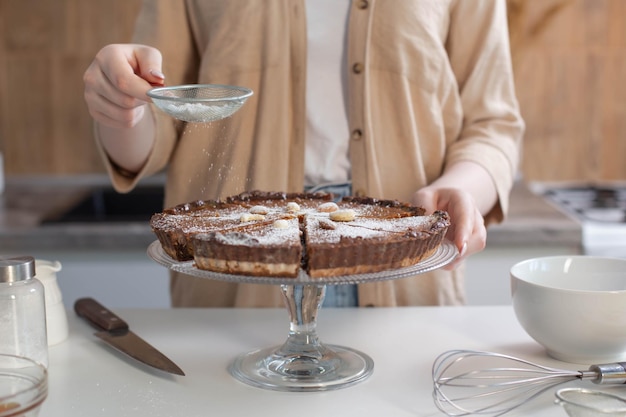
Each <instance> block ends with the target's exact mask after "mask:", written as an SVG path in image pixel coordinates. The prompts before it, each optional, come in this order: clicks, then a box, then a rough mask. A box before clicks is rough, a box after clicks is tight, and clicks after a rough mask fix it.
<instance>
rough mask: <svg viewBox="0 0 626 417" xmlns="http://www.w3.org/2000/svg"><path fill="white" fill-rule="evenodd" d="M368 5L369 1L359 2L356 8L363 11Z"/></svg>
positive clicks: (361, 0) (362, 0)
mask: <svg viewBox="0 0 626 417" xmlns="http://www.w3.org/2000/svg"><path fill="white" fill-rule="evenodd" d="M369 5H370V2H369V1H367V0H360V1H359V2H358V3H357V5H356V7H358V8H359V9H361V10H365V9H367V8H368V7H369Z"/></svg>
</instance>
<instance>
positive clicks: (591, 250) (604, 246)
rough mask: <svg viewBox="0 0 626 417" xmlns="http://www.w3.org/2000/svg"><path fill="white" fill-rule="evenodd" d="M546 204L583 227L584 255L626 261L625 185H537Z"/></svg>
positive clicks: (536, 189) (533, 185)
mask: <svg viewBox="0 0 626 417" xmlns="http://www.w3.org/2000/svg"><path fill="white" fill-rule="evenodd" d="M531 186H532V188H533V189H534V190H535V192H537V193H538V194H539V195H542V196H544V197H545V199H546V201H548V202H550V203H551V204H552V205H554V206H555V207H557V208H558V209H560V210H562V211H563V213H565V214H567V215H569V216H570V217H571V218H573V219H575V220H576V221H578V222H580V223H581V227H582V246H583V252H584V253H585V254H587V255H595V256H609V257H619V258H624V257H626V183H623V182H607V183H597V184H596V183H535V184H532V185H531Z"/></svg>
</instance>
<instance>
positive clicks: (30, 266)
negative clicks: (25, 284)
mask: <svg viewBox="0 0 626 417" xmlns="http://www.w3.org/2000/svg"><path fill="white" fill-rule="evenodd" d="M34 276H35V258H33V257H32V256H16V257H13V258H5V257H0V282H16V281H24V280H27V279H31V278H32V277H34Z"/></svg>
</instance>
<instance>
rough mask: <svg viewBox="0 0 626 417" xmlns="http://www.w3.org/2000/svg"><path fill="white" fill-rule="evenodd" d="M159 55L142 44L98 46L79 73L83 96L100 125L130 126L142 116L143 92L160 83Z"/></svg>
mask: <svg viewBox="0 0 626 417" xmlns="http://www.w3.org/2000/svg"><path fill="white" fill-rule="evenodd" d="M161 62H162V57H161V53H160V52H159V50H158V49H155V48H152V47H150V46H145V45H133V44H112V45H107V46H105V47H104V48H102V49H101V50H100V51H99V52H98V53H97V54H96V56H95V58H94V60H93V62H92V63H91V65H89V68H87V70H86V71H85V74H84V75H83V82H84V83H85V91H84V97H85V101H86V103H87V107H88V109H89V114H91V117H93V119H94V120H95V121H96V122H98V123H100V124H101V125H103V126H107V127H112V128H131V127H134V126H135V125H136V124H137V123H139V121H140V120H141V119H142V118H143V115H144V112H145V109H146V104H147V102H148V97H147V95H146V92H147V91H148V90H150V89H151V88H153V87H154V86H155V85H163V82H164V80H165V77H164V76H163V73H162V72H161Z"/></svg>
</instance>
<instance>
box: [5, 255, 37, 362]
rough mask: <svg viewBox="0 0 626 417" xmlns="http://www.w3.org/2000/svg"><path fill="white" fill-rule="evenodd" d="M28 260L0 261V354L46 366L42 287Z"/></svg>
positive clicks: (32, 262)
mask: <svg viewBox="0 0 626 417" xmlns="http://www.w3.org/2000/svg"><path fill="white" fill-rule="evenodd" d="M34 277H35V259H34V258H33V257H31V256H19V257H0V335H2V336H1V337H0V353H6V354H11V355H16V356H22V357H26V358H30V359H32V360H34V361H36V362H39V363H41V364H42V365H43V366H45V367H47V366H48V338H47V333H46V308H45V294H44V287H43V284H42V283H41V282H40V281H39V280H37V279H35V278H34Z"/></svg>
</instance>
